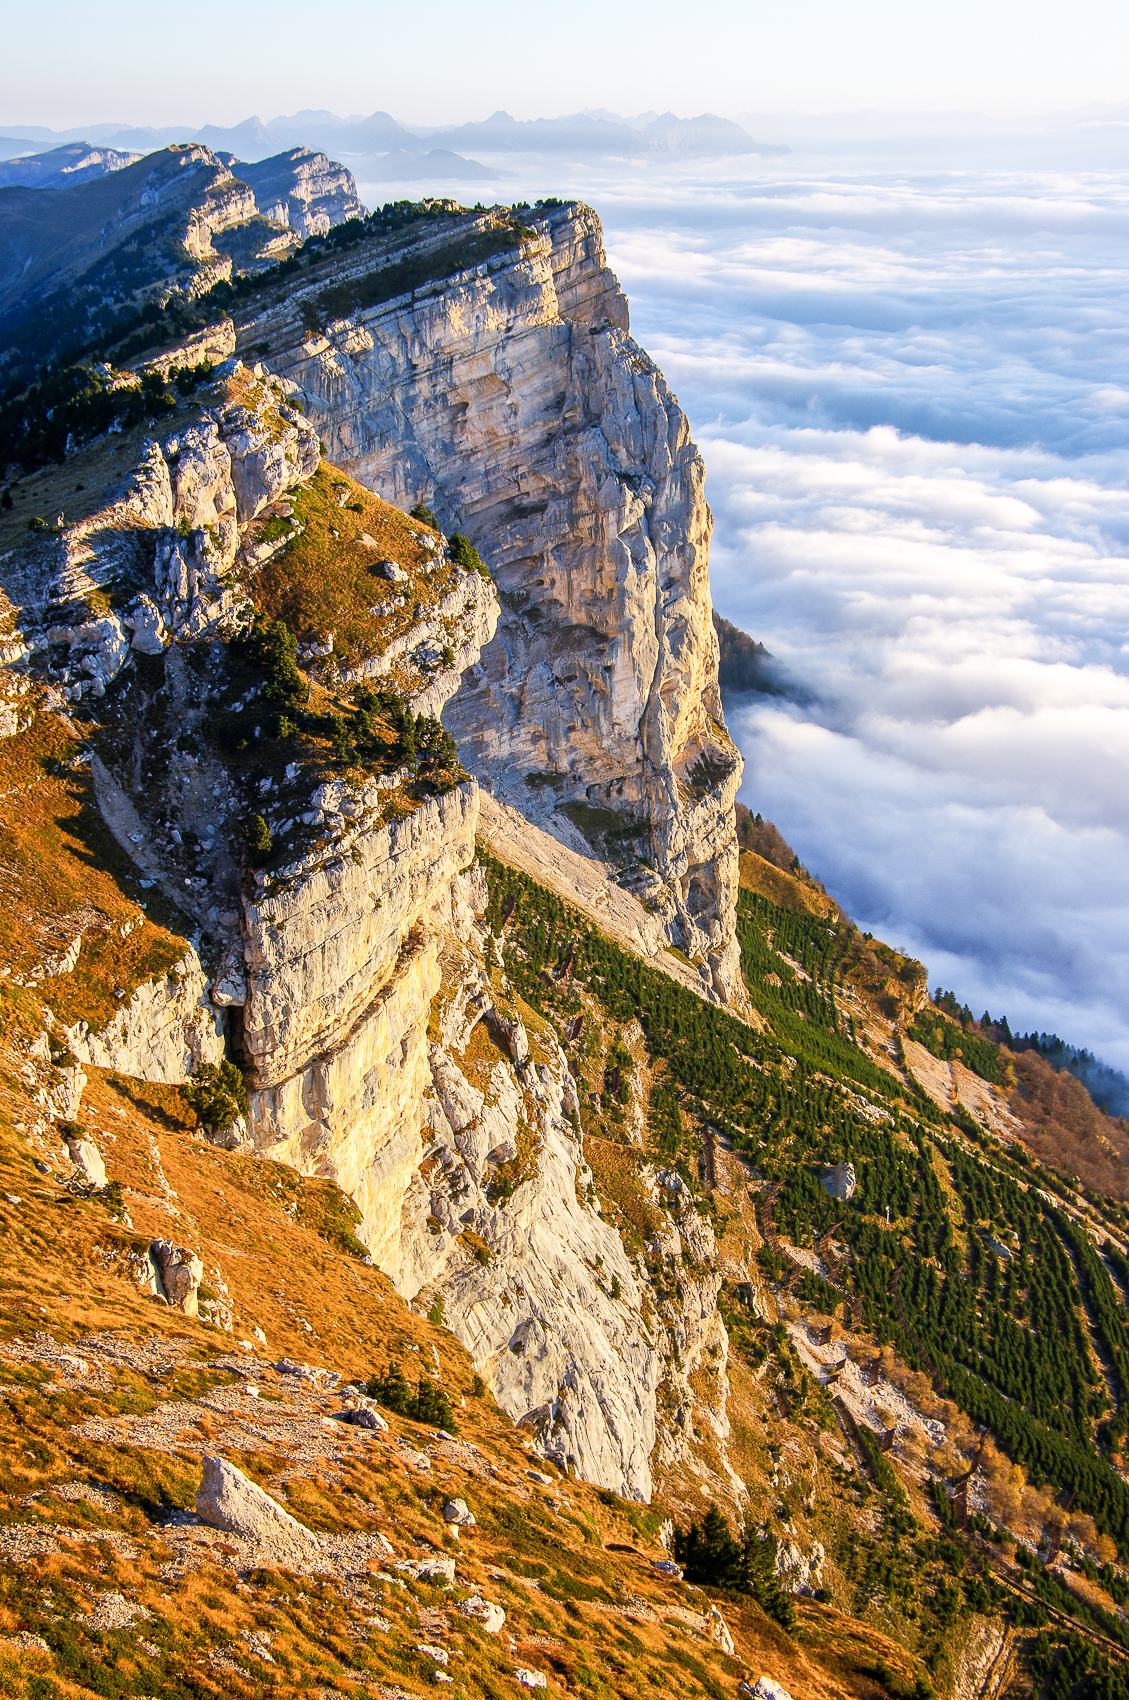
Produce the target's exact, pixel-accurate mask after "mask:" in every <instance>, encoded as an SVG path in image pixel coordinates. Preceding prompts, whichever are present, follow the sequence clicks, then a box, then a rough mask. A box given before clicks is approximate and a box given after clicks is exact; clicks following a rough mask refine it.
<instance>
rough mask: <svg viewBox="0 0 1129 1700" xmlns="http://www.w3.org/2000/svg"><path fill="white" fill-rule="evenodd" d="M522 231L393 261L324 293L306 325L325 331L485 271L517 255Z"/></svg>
mask: <svg viewBox="0 0 1129 1700" xmlns="http://www.w3.org/2000/svg"><path fill="white" fill-rule="evenodd" d="M523 234H524V232H523V230H522V229H521V227H520V226H518V225H516V224H514V223H512V222H509V221H507V222H506V223H503V224H499V225H496V226H494V227H493V228H492V229H487V230H479V231H477V232H475V233H474V234H473V235H471V234H468V235H464V236H459V237H457V238H456V239H455V240H454V241H453V242H447V243H444V244H443V246H442V247H439V248H433V249H430V250H428V251H425V252H423V253H416V254H410V255H408V256H407V257H406V258H405V259H402V260H391V261H387V262H386V263H385V264H383V265H380V266H377V267H376V268H375V269H374V270H373V271H371V272H366V273H365V274H364V276H362V277H356V278H349V279H348V280H347V281H346V282H344V283H334V284H330V285H328V287H327V288H325V289H322V290H319V292H318V294H317V295H315V296H314V297H313V299H312V300H306V301H303V303H302V319H303V322H304V324H305V325H306V327H307V328H308V329H309V330H313V331H320V330H324V328H325V326H326V325H327V324H328V322H329V321H330V320H331V319H344V318H347V317H348V316H349V315H350V314H352V313H363V312H365V311H366V310H367V309H369V308H372V307H379V306H381V305H382V304H383V303H384V302H385V301H393V300H395V298H396V297H397V296H398V295H414V294H415V292H416V290H417V289H423V288H424V287H425V286H426V285H427V284H429V283H441V282H443V281H444V280H445V279H446V278H449V277H453V276H454V274H455V273H456V272H461V271H467V270H469V269H470V267H471V266H480V265H481V264H482V263H483V261H485V260H492V259H493V258H494V257H495V255H497V254H506V253H512V252H513V250H514V249H515V248H517V247H518V246H519V244H520V242H521V240H522V236H523Z"/></svg>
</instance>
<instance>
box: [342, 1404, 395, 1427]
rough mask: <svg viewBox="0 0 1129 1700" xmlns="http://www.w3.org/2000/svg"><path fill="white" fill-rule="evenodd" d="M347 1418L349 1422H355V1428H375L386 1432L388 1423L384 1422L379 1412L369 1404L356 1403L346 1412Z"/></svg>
mask: <svg viewBox="0 0 1129 1700" xmlns="http://www.w3.org/2000/svg"><path fill="white" fill-rule="evenodd" d="M348 1418H349V1421H350V1422H351V1423H355V1424H356V1426H357V1428H367V1429H375V1430H378V1431H380V1432H383V1433H387V1432H388V1424H387V1423H386V1422H385V1420H384V1418H383V1417H382V1416H381V1414H380V1412H379V1411H374V1410H373V1408H372V1406H371V1405H358V1406H357V1408H356V1409H355V1410H352V1411H350V1412H349V1413H348Z"/></svg>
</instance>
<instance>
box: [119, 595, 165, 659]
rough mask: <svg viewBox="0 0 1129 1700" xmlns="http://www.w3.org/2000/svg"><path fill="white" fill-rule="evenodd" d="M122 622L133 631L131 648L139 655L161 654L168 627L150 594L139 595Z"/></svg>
mask: <svg viewBox="0 0 1129 1700" xmlns="http://www.w3.org/2000/svg"><path fill="white" fill-rule="evenodd" d="M122 624H123V625H125V626H127V627H128V628H129V630H130V631H131V632H132V633H133V642H132V644H131V645H130V648H131V649H136V650H137V652H138V654H139V655H160V654H161V652H162V650H163V649H164V647H165V643H166V641H167V639H168V628H167V627H166V625H165V621H164V616H163V615H162V613H161V610H160V609H159V608H158V607H157V604H156V603H155V602H154V601H153V598H152V597H151V596H145V595H141V596H139V597H138V598H137V600H136V601H135V602H134V604H133V606H132V607H131V608H130V610H129V613H128V614H126V615H125V617H124V619H123V621H122Z"/></svg>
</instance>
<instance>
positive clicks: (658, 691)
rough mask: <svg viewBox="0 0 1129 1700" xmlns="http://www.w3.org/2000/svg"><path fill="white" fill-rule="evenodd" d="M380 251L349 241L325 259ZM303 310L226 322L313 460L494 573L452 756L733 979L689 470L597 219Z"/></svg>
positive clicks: (378, 260) (695, 489) (354, 270)
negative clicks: (416, 512)
mask: <svg viewBox="0 0 1129 1700" xmlns="http://www.w3.org/2000/svg"><path fill="white" fill-rule="evenodd" d="M478 222H484V221H482V220H479V221H478ZM474 226H475V221H473V220H471V219H469V218H468V220H467V229H466V231H465V232H464V235H465V236H466V237H467V238H468V239H469V238H470V237H471V236H473V235H474ZM450 239H451V238H450V232H449V231H447V232H445V234H444V237H443V240H444V241H446V242H447V243H448V244H449V243H450ZM434 240H435V242H436V243H437V244H438V242H439V238H435V239H434ZM418 247H419V249H420V251H426V245H425V244H420V245H418ZM415 251H416V250H413V252H415ZM381 264H384V265H386V264H388V257H387V255H386V254H384V253H381V254H379V255H378V254H376V253H374V252H372V251H368V250H366V251H364V252H363V253H362V254H361V255H360V256H359V257H357V258H355V259H352V260H351V261H350V262H349V265H348V267H347V268H345V276H346V277H348V278H355V279H356V280H357V281H358V282H362V281H363V280H364V278H365V277H366V276H372V275H375V273H376V272H378V271H379V269H380V265H381ZM491 268H493V269H491ZM337 275H338V276H340V275H341V274H340V273H338V274H337ZM300 312H301V306H300V304H299V303H297V302H296V301H293V300H292V301H290V302H288V303H287V304H286V305H285V306H284V307H282V308H280V309H279V310H277V311H275V312H273V313H271V314H267V315H264V316H262V317H261V318H260V319H258V320H256V321H255V322H254V324H253V325H251V326H250V327H248V328H247V329H246V330H245V333H244V334H245V336H246V338H247V339H248V340H249V341H250V340H254V339H256V338H259V337H262V336H263V335H266V336H267V337H268V339H269V342H270V346H271V349H272V356H271V361H272V365H274V366H276V367H278V368H279V369H281V370H282V371H283V372H284V373H285V374H286V375H287V377H289V378H291V379H293V380H294V381H296V382H297V383H298V384H299V385H300V386H301V390H302V395H303V401H304V405H305V407H306V409H307V411H308V412H309V413H310V415H311V417H313V418H315V419H317V420H318V422H319V427H320V429H321V430H322V433H323V435H324V437H325V440H326V443H327V449H328V453H329V456H330V458H331V459H334V460H337V461H339V462H340V463H341V464H343V465H345V466H346V467H348V469H349V470H350V471H351V472H352V473H353V475H354V476H355V477H357V478H359V479H360V480H361V481H363V482H364V483H366V484H368V485H370V486H371V487H372V488H373V489H375V490H376V491H378V492H379V493H380V494H381V495H384V496H386V497H387V498H388V499H389V500H392V501H394V502H397V503H398V504H400V505H404V506H407V505H410V504H411V503H413V502H415V501H418V500H424V501H426V502H427V503H428V504H429V505H430V506H431V507H433V508H434V509H435V510H436V511H437V513H438V514H439V516H440V518H441V520H442V521H443V522H444V524H445V525H446V526H447V527H448V528H449V529H453V528H455V527H459V528H461V529H462V530H464V531H465V532H467V534H468V535H470V536H471V537H472V538H473V539H475V540H476V541H477V542H478V543H479V544H480V546H481V548H482V550H483V553H484V554H485V555H486V557H487V559H488V562H489V565H490V568H491V571H492V573H493V576H494V579H495V582H496V584H497V586H498V590H499V596H500V600H501V602H502V618H501V621H500V623H499V627H498V633H497V636H496V638H495V639H494V641H493V643H491V644H489V645H488V646H487V647H486V648H485V649H484V651H483V653H482V656H481V659H480V662H479V664H478V666H477V667H475V668H473V669H472V670H471V671H470V672H469V674H468V676H467V678H466V679H465V681H464V684H463V687H462V689H461V690H460V692H459V694H458V696H457V698H456V699H455V701H454V702H453V703H451V704H450V705H449V706H448V708H447V710H446V713H445V720H446V723H447V725H448V726H449V727H450V728H451V729H452V731H454V733H455V734H456V736H457V737H458V739H459V741H460V745H461V747H462V750H463V752H464V760H465V761H466V762H467V763H468V765H469V766H471V767H473V769H474V770H475V772H476V773H477V774H478V775H479V777H480V778H482V779H484V780H486V781H488V782H489V783H490V784H491V786H492V787H493V789H494V790H495V791H496V792H498V793H500V794H503V795H505V796H507V797H508V798H509V799H511V800H512V801H513V802H514V803H515V804H516V805H517V806H519V807H520V808H521V809H522V811H523V812H524V813H526V814H527V815H530V816H531V817H532V818H534V819H537V820H539V821H541V822H543V823H544V824H545V825H547V826H548V828H549V830H550V831H552V832H554V833H555V834H556V835H557V836H559V837H561V838H562V839H564V840H565V841H566V842H573V843H576V844H577V845H578V846H579V845H581V844H583V845H584V846H585V847H586V848H587V849H588V851H589V853H595V854H596V855H597V856H599V857H600V858H601V859H602V860H605V861H607V862H609V863H611V864H612V866H613V868H615V869H616V870H617V871H618V873H619V877H620V878H622V879H624V880H625V881H626V882H627V883H629V884H631V885H633V886H634V887H635V889H637V890H638V891H639V892H640V895H642V896H643V897H645V898H646V899H647V901H648V903H649V905H650V907H651V908H652V909H653V910H654V911H655V912H657V913H658V914H659V915H660V916H661V917H662V919H663V922H664V925H665V927H666V931H667V935H668V937H669V938H670V939H671V940H672V942H674V943H677V944H679V945H681V946H682V947H683V948H684V949H685V950H686V951H687V952H688V954H692V955H693V954H697V955H699V956H700V957H701V958H702V959H703V960H705V961H708V962H709V964H710V968H711V970H712V977H713V983H714V986H715V989H716V990H717V991H718V992H719V993H721V994H722V995H725V996H731V995H733V994H734V991H735V988H736V986H737V984H738V975H737V950H736V946H735V942H734V921H733V913H734V902H735V895H736V879H737V849H736V842H735V839H734V831H733V799H734V796H735V793H736V788H737V784H738V781H739V778H740V757H739V756H738V754H737V752H736V750H735V748H734V746H733V745H732V743H731V742H730V740H729V736H728V734H727V732H726V730H725V725H724V719H723V714H722V707H721V699H720V695H719V692H718V686H717V665H718V649H717V640H716V637H715V634H714V631H713V627H712V618H711V616H712V609H711V602H710V592H709V581H708V550H709V536H710V529H711V523H712V522H711V516H710V512H709V508H708V507H707V505H706V502H705V497H704V477H705V474H704V467H703V464H702V460H701V456H700V455H699V453H698V451H697V449H696V448H695V446H694V444H693V442H692V441H691V439H690V432H689V426H688V424H687V421H686V418H685V415H684V414H683V413H682V411H681V409H680V408H679V406H678V403H677V401H676V400H675V398H674V397H673V396H672V395H671V393H670V391H669V389H668V388H667V386H666V384H665V382H664V380H663V378H662V375H661V373H660V372H659V371H658V369H657V367H656V366H655V365H654V363H653V362H652V361H651V360H650V359H649V358H648V357H647V355H646V354H645V353H644V352H643V350H642V349H641V348H639V346H638V345H637V344H636V343H635V342H634V341H633V340H632V339H631V337H630V335H629V333H628V314H627V303H626V301H625V299H624V297H623V295H622V293H621V292H620V289H619V286H618V284H617V282H616V280H615V278H614V276H613V275H612V273H611V272H610V271H609V270H608V268H607V265H606V264H605V261H604V254H603V247H602V234H601V230H600V225H599V221H598V219H597V218H596V216H595V214H594V213H593V212H592V211H591V210H590V209H588V208H586V207H581V206H575V205H574V206H571V207H567V208H562V209H558V210H555V211H553V212H551V213H547V214H546V215H545V216H543V217H541V218H539V219H538V220H537V222H536V224H535V226H534V230H533V234H532V235H530V236H528V237H526V238H524V239H523V240H522V241H521V244H520V247H517V248H515V251H514V252H513V253H512V255H510V256H507V258H506V259H505V260H504V261H503V262H502V263H498V261H497V260H495V261H492V262H489V263H487V264H485V265H480V266H479V267H478V268H477V269H476V270H475V271H472V272H468V273H464V274H463V275H462V276H460V277H458V278H456V279H453V280H444V281H441V282H436V283H435V284H434V286H426V287H423V288H420V289H418V290H417V291H416V292H415V293H414V295H413V297H412V298H411V299H410V300H409V299H408V298H407V297H405V296H403V295H401V296H400V297H398V298H397V299H396V300H394V301H390V302H388V303H386V304H382V305H378V306H376V307H373V308H370V309H362V310H360V311H358V312H357V313H355V314H354V315H353V316H352V317H350V318H348V319H342V320H337V321H335V322H333V323H331V324H329V325H328V327H327V328H326V330H325V332H324V334H321V333H313V332H310V331H307V330H304V329H303V326H302V321H301V319H300V317H299V314H300ZM308 317H309V315H308V314H307V318H308Z"/></svg>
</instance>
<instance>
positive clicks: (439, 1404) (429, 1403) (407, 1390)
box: [365, 1363, 458, 1434]
mask: <svg viewBox="0 0 1129 1700" xmlns="http://www.w3.org/2000/svg"><path fill="white" fill-rule="evenodd" d="M365 1392H366V1393H367V1394H368V1396H369V1398H370V1399H375V1400H376V1401H377V1403H378V1404H380V1405H384V1406H386V1407H387V1409H388V1410H390V1411H396V1412H398V1413H399V1415H400V1416H402V1417H409V1418H410V1419H411V1421H412V1422H414V1423H433V1424H434V1425H435V1427H436V1428H442V1429H446V1431H447V1433H448V1434H457V1433H458V1429H457V1428H456V1427H455V1412H454V1408H453V1406H452V1404H451V1400H450V1398H449V1396H448V1394H447V1393H446V1392H445V1391H444V1390H443V1388H442V1387H440V1386H439V1385H438V1383H437V1382H434V1381H430V1380H429V1379H428V1378H427V1376H425V1375H421V1376H420V1378H419V1380H418V1382H417V1383H416V1388H415V1392H413V1391H412V1389H411V1387H410V1385H409V1384H408V1381H407V1378H406V1377H405V1375H404V1372H403V1370H402V1369H401V1368H400V1366H399V1364H398V1363H390V1364H388V1365H387V1367H386V1369H385V1371H384V1374H383V1375H372V1376H370V1377H369V1380H368V1382H367V1384H366V1386H365Z"/></svg>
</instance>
